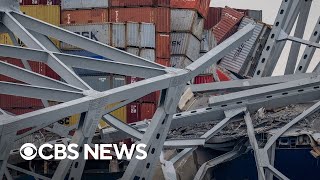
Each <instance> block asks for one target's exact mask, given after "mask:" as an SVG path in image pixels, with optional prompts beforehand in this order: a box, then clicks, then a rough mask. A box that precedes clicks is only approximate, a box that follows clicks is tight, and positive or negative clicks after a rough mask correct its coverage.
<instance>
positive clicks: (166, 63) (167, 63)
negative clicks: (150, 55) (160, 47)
mask: <svg viewBox="0 0 320 180" xmlns="http://www.w3.org/2000/svg"><path fill="white" fill-rule="evenodd" d="M156 63H158V64H161V65H163V66H166V67H170V59H163V58H157V59H156Z"/></svg>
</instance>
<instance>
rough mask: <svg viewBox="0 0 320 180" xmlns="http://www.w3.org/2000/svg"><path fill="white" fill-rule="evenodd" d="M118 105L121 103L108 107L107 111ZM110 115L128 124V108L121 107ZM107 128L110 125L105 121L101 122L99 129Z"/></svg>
mask: <svg viewBox="0 0 320 180" xmlns="http://www.w3.org/2000/svg"><path fill="white" fill-rule="evenodd" d="M118 104H119V103H113V104H110V105H108V106H107V107H106V110H108V109H111V108H113V107H115V106H117V105H118ZM110 114H111V115H112V116H114V117H115V118H117V119H119V120H120V121H122V122H124V123H127V108H126V106H124V107H121V108H119V109H117V110H115V111H112V112H111V113H110ZM107 127H109V125H108V124H107V123H106V122H105V121H103V120H100V122H99V128H100V129H103V128H107Z"/></svg>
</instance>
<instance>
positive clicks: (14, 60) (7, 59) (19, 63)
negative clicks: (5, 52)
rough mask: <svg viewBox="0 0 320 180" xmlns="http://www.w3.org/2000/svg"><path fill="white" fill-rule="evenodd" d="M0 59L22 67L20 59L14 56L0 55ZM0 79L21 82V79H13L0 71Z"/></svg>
mask: <svg viewBox="0 0 320 180" xmlns="http://www.w3.org/2000/svg"><path fill="white" fill-rule="evenodd" d="M0 61H3V62H6V63H9V64H12V65H15V66H18V67H21V68H24V66H23V64H22V61H21V60H20V59H14V58H7V57H0ZM0 81H6V82H15V83H22V82H21V81H18V80H16V79H13V78H11V77H8V76H5V75H1V73H0Z"/></svg>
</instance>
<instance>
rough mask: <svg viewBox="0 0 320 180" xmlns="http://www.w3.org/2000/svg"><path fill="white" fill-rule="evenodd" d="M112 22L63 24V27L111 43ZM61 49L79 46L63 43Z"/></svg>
mask: <svg viewBox="0 0 320 180" xmlns="http://www.w3.org/2000/svg"><path fill="white" fill-rule="evenodd" d="M110 26H111V25H110V23H100V24H86V25H76V24H70V25H61V27H62V28H64V29H66V30H69V31H71V32H74V33H76V34H79V35H81V36H84V37H87V38H90V39H92V40H95V41H99V42H101V43H104V44H107V45H110V44H111V40H110V37H111V27H110ZM61 49H63V50H72V49H79V48H78V47H75V46H72V45H70V44H67V43H63V42H62V43H61Z"/></svg>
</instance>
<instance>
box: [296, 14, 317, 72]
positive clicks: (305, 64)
mask: <svg viewBox="0 0 320 180" xmlns="http://www.w3.org/2000/svg"><path fill="white" fill-rule="evenodd" d="M309 41H310V42H315V43H319V41H320V18H319V19H318V21H317V24H316V25H315V27H314V30H313V32H312V34H311V37H310V39H309ZM315 51H316V48H315V47H310V46H307V47H306V49H305V50H304V52H303V55H302V57H301V59H300V62H299V65H298V68H297V69H296V71H295V73H305V72H307V70H308V68H309V64H310V62H311V60H312V58H313V55H314V53H315Z"/></svg>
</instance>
